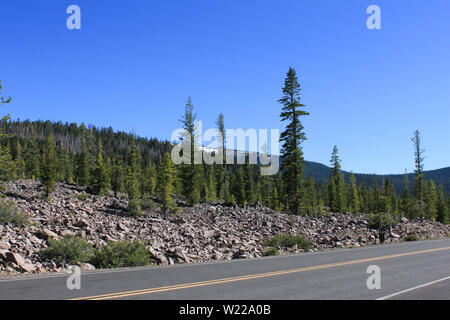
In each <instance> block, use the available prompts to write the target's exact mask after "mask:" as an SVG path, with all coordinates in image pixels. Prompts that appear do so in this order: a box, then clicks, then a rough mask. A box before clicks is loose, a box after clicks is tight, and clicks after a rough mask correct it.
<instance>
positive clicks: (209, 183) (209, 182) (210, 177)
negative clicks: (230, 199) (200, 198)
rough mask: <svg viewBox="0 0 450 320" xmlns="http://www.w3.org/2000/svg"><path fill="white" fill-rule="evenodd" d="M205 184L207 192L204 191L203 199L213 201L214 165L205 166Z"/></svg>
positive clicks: (214, 189)
mask: <svg viewBox="0 0 450 320" xmlns="http://www.w3.org/2000/svg"><path fill="white" fill-rule="evenodd" d="M206 185H207V190H208V192H207V193H206V197H205V200H206V202H215V201H216V200H217V195H216V190H217V187H216V181H215V173H214V167H213V166H208V168H207V174H206Z"/></svg>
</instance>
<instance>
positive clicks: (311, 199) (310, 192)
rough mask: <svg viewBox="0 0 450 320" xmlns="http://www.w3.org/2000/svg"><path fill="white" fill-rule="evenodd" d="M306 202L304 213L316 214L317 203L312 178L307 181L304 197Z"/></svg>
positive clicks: (314, 184)
mask: <svg viewBox="0 0 450 320" xmlns="http://www.w3.org/2000/svg"><path fill="white" fill-rule="evenodd" d="M305 202H306V212H307V213H309V214H315V213H318V202H317V191H316V183H315V181H314V176H313V175H311V177H310V178H309V180H308V186H307V194H306V197H305Z"/></svg>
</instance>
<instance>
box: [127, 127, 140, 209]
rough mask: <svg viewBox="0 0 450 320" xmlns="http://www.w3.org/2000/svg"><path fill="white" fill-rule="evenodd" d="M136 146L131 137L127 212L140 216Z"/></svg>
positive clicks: (133, 137)
mask: <svg viewBox="0 0 450 320" xmlns="http://www.w3.org/2000/svg"><path fill="white" fill-rule="evenodd" d="M138 152H139V151H138V149H137V146H136V138H135V136H134V135H132V137H131V145H130V155H129V157H128V174H127V191H128V211H129V212H130V213H131V214H134V215H137V216H139V215H141V214H142V211H141V192H140V185H139V174H140V165H139V159H140V157H139V154H138Z"/></svg>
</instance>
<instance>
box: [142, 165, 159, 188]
mask: <svg viewBox="0 0 450 320" xmlns="http://www.w3.org/2000/svg"><path fill="white" fill-rule="evenodd" d="M144 172H145V173H144V177H145V179H144V193H146V194H148V195H150V196H152V195H154V193H155V188H156V179H157V177H156V167H155V166H154V165H151V164H148V165H147V166H146V167H145V171H144Z"/></svg>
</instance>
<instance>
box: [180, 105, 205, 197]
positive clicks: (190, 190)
mask: <svg viewBox="0 0 450 320" xmlns="http://www.w3.org/2000/svg"><path fill="white" fill-rule="evenodd" d="M196 117H197V115H196V114H194V105H193V104H192V100H191V97H189V99H188V101H187V103H186V107H185V112H184V116H183V118H182V119H180V122H181V123H182V124H183V129H184V130H185V136H184V138H183V139H185V140H186V141H187V142H185V143H190V149H191V150H190V151H191V152H190V153H191V154H190V163H189V164H183V165H181V166H182V169H181V177H180V180H181V184H182V193H183V196H184V197H185V199H186V200H187V202H188V203H189V204H190V205H193V204H195V203H198V202H199V201H200V169H201V165H198V164H195V162H194V154H195V152H196V147H197V145H196V139H197V136H196V133H197V132H196V131H197V126H196V123H195V120H196Z"/></svg>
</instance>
